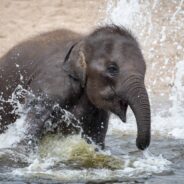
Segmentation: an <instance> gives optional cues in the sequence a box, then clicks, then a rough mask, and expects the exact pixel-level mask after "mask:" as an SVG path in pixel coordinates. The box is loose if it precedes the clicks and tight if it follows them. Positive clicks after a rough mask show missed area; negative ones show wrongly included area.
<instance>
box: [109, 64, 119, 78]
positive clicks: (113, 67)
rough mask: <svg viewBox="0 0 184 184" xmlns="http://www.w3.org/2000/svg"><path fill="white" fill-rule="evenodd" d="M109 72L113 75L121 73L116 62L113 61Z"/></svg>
mask: <svg viewBox="0 0 184 184" xmlns="http://www.w3.org/2000/svg"><path fill="white" fill-rule="evenodd" d="M107 73H108V74H110V75H111V76H112V77H115V76H117V75H118V73H119V68H118V66H117V64H116V63H111V64H110V65H108V67H107Z"/></svg>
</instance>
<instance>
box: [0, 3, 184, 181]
mask: <svg viewBox="0 0 184 184" xmlns="http://www.w3.org/2000/svg"><path fill="white" fill-rule="evenodd" d="M158 2H159V1H154V3H153V6H152V8H153V9H154V8H155V7H156V6H158ZM181 5H182V1H181V2H180V3H179V5H178V8H177V10H176V11H174V12H173V16H172V22H174V21H175V19H176V17H177V15H178V14H179V11H180V9H181V8H180V7H181ZM142 7H143V6H141V5H140V4H139V1H137V0H131V1H127V0H119V1H117V2H116V4H114V1H108V3H107V16H106V19H105V20H104V22H113V23H115V24H118V25H125V26H126V27H129V28H130V29H131V30H132V31H133V32H134V34H135V35H136V36H137V37H138V38H139V40H140V41H141V43H142V47H143V48H144V47H145V46H147V44H148V43H149V42H150V39H149V34H150V33H151V32H152V31H153V29H154V28H153V27H154V26H153V22H152V19H151V15H150V13H149V12H147V13H145V11H142ZM148 7H149V3H146V2H145V4H144V8H148ZM157 8H158V7H157ZM122 17H124V19H123V18H122ZM104 22H101V23H99V24H104ZM140 30H141V31H140ZM145 30H147V33H148V35H147V34H145ZM162 30H163V31H162V34H161V37H160V40H161V42H164V40H166V34H165V32H166V30H165V29H162ZM139 35H140V37H139ZM142 38H145V39H142ZM146 54H148V56H147V57H148V58H152V54H153V53H152V52H149V53H145V55H146ZM176 63H177V64H176V65H175V66H174V68H173V71H174V72H173V73H172V76H171V78H169V80H170V81H171V83H172V88H171V90H168V91H169V92H168V93H167V94H165V93H163V91H162V90H161V91H159V90H160V89H159V88H157V90H158V91H159V95H154V90H155V89H154V87H155V86H158V85H157V84H158V83H157V82H150V80H148V89H149V93H150V98H151V104H152V142H151V146H150V147H149V149H148V150H145V151H144V152H142V151H138V150H137V148H136V146H135V138H136V123H135V118H134V116H133V114H132V112H131V111H130V110H129V111H128V120H127V123H126V124H124V123H122V122H121V121H120V120H119V119H118V118H117V117H116V116H114V115H112V116H111V119H110V127H109V130H108V135H107V138H106V149H105V150H104V151H99V152H96V151H95V148H96V147H95V145H88V144H86V143H85V141H84V140H83V139H81V138H80V136H79V135H73V136H69V137H67V138H64V137H62V135H55V136H53V135H47V136H45V138H44V139H43V140H42V141H41V142H40V143H39V146H38V151H37V152H36V153H30V154H29V155H27V154H24V153H23V152H21V151H19V150H16V149H15V147H16V142H18V141H19V140H20V139H22V137H23V136H24V132H25V126H24V125H25V122H24V119H25V113H24V115H23V116H21V118H20V119H18V120H17V121H16V123H15V124H12V125H10V126H9V129H8V130H7V132H6V133H4V134H2V135H0V166H1V167H0V183H5V184H6V183H7V184H8V183H15V184H18V183H21V184H26V183H52V184H54V183H75V184H76V183H147V184H149V183H152V184H153V183H162V184H164V183H167V184H173V183H179V184H181V183H184V176H183V173H184V124H183V121H184V105H183V104H184V73H183V71H184V60H180V59H178V60H177V61H176ZM154 64H155V63H154V62H153V63H152V64H151V65H150V64H149V63H148V70H150V68H154V67H153V66H155V65H156V64H155V65H154ZM167 65H168V60H167V58H164V65H162V67H164V66H167ZM159 75H160V78H162V77H161V76H162V75H161V74H159ZM168 76H169V75H168ZM148 77H149V76H148ZM154 77H155V78H156V77H157V76H154ZM169 77H170V76H169ZM167 81H168V79H167V78H164V80H163V83H166V82H167ZM168 94H169V95H168ZM13 97H14V96H12V99H11V100H15V98H13ZM17 105H18V109H19V110H20V111H19V112H21V111H22V108H21V106H20V104H17Z"/></svg>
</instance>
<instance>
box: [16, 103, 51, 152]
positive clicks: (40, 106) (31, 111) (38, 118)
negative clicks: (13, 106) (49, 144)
mask: <svg viewBox="0 0 184 184" xmlns="http://www.w3.org/2000/svg"><path fill="white" fill-rule="evenodd" d="M48 104H49V103H47V102H46V101H44V100H42V101H40V100H32V101H31V102H29V103H28V104H27V105H26V108H25V110H26V111H27V114H26V120H25V123H26V124H25V126H26V132H25V135H24V137H23V139H22V140H21V141H20V142H18V144H17V148H19V149H21V150H23V151H25V152H29V151H30V150H34V149H35V148H36V145H37V143H38V140H39V139H40V138H41V137H42V135H43V128H44V124H45V121H46V120H47V119H48V118H49V116H50V114H51V110H52V109H51V107H52V106H51V104H49V105H48Z"/></svg>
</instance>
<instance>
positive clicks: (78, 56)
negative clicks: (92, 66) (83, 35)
mask: <svg viewBox="0 0 184 184" xmlns="http://www.w3.org/2000/svg"><path fill="white" fill-rule="evenodd" d="M86 68H87V65H86V61H85V55H84V43H83V42H79V43H77V44H74V45H73V46H72V47H71V48H70V49H69V51H68V53H67V55H66V57H65V61H64V64H63V69H64V71H66V72H67V73H68V75H69V76H70V77H71V78H73V79H75V80H78V81H79V82H80V84H81V86H82V87H83V88H84V86H85V83H86Z"/></svg>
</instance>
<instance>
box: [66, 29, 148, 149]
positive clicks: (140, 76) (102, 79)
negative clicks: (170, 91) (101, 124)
mask: <svg viewBox="0 0 184 184" xmlns="http://www.w3.org/2000/svg"><path fill="white" fill-rule="evenodd" d="M66 60H67V61H65V63H64V69H65V71H67V72H68V73H69V74H70V75H71V77H72V78H73V79H75V80H76V81H78V82H80V84H81V88H84V91H85V93H86V94H87V97H88V98H89V100H90V101H91V103H92V104H93V105H95V106H96V107H97V108H100V109H104V110H107V111H111V112H113V113H114V114H116V115H118V116H119V117H120V119H121V120H122V121H123V122H126V111H127V107H128V106H130V108H131V109H132V111H133V113H134V115H135V118H136V121H137V140H136V145H137V147H138V148H139V149H141V150H143V149H145V148H146V147H148V146H149V144H150V128H151V120H150V119H151V117H150V104H149V98H148V94H147V91H146V88H145V85H144V77H145V71H146V65H145V61H144V58H143V55H142V53H141V50H140V48H139V44H138V42H137V41H136V39H135V38H134V37H133V36H132V34H131V33H130V32H129V31H127V30H126V29H124V28H120V27H118V26H106V27H102V28H99V29H97V30H95V31H94V32H93V33H92V34H90V35H89V36H87V37H85V38H84V39H83V40H82V41H80V42H79V43H76V44H75V45H73V46H72V47H71V49H70V51H69V52H68V55H67V56H66Z"/></svg>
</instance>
